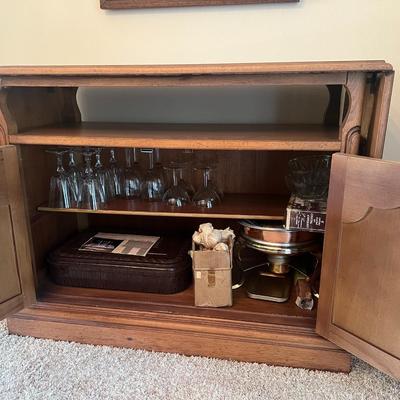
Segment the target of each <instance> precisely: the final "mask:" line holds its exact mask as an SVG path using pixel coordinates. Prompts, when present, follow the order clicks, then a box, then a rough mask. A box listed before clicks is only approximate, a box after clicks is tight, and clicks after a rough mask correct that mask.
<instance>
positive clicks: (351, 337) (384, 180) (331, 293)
mask: <svg viewBox="0 0 400 400" xmlns="http://www.w3.org/2000/svg"><path fill="white" fill-rule="evenodd" d="M320 293H321V298H320V303H319V308H318V317H317V332H318V333H320V334H321V335H322V336H324V337H326V338H327V339H329V340H331V341H332V342H334V343H335V344H337V345H339V346H341V347H342V348H344V349H345V350H347V351H349V352H351V353H353V354H355V355H356V356H358V357H360V358H362V359H364V360H365V361H367V362H369V363H370V364H372V365H374V366H375V367H377V368H379V369H381V370H382V371H385V372H387V373H390V374H391V375H393V376H395V377H397V378H400V339H399V338H400V164H399V163H393V162H387V161H381V160H375V159H368V158H364V157H355V156H347V155H343V154H336V155H334V159H333V162H332V173H331V182H330V190H329V199H328V217H327V230H326V235H325V246H324V256H323V270H322V276H321V289H320Z"/></svg>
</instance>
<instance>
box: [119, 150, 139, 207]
mask: <svg viewBox="0 0 400 400" xmlns="http://www.w3.org/2000/svg"><path fill="white" fill-rule="evenodd" d="M132 153H133V163H132ZM125 160H126V166H125V170H124V173H123V195H124V197H125V198H127V199H130V198H136V197H140V194H141V190H142V181H143V176H142V174H141V171H140V169H139V163H138V162H137V160H136V149H125Z"/></svg>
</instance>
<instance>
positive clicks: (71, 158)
mask: <svg viewBox="0 0 400 400" xmlns="http://www.w3.org/2000/svg"><path fill="white" fill-rule="evenodd" d="M68 165H69V166H70V167H75V166H76V163H75V154H74V152H73V151H71V152H70V153H69V163H68Z"/></svg>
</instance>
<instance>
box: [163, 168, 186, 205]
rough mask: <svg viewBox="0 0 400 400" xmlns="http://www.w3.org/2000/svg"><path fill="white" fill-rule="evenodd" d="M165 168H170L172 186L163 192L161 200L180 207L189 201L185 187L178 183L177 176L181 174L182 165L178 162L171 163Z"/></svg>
mask: <svg viewBox="0 0 400 400" xmlns="http://www.w3.org/2000/svg"><path fill="white" fill-rule="evenodd" d="M165 168H167V169H171V170H172V186H171V187H170V188H169V189H168V190H167V191H166V192H165V193H164V196H163V201H166V202H167V203H168V204H169V205H171V206H175V207H182V206H183V205H184V204H187V203H189V201H190V197H189V194H188V192H187V191H186V189H185V187H184V186H182V185H181V184H180V180H179V178H178V176H181V173H182V166H181V165H179V164H178V163H171V164H170V165H168V166H166V167H165Z"/></svg>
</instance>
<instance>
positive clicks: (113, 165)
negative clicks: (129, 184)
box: [110, 149, 123, 197]
mask: <svg viewBox="0 0 400 400" xmlns="http://www.w3.org/2000/svg"><path fill="white" fill-rule="evenodd" d="M110 177H111V182H112V187H111V188H112V196H113V197H121V196H122V181H123V172H122V169H121V168H120V167H119V166H118V161H117V158H116V154H115V150H114V149H110Z"/></svg>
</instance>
